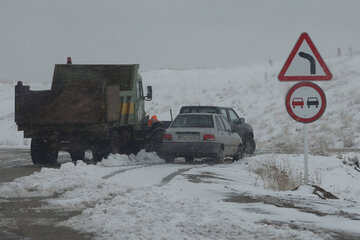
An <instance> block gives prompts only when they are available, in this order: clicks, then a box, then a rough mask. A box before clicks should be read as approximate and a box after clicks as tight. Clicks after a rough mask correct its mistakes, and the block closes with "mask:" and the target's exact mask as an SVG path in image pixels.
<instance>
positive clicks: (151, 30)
mask: <svg viewBox="0 0 360 240" xmlns="http://www.w3.org/2000/svg"><path fill="white" fill-rule="evenodd" d="M359 9H360V1H355V0H352V1H350V0H348V1H341V2H340V1H335V0H318V1H312V0H311V1H310V0H306V1H288V0H272V1H236V0H226V1H210V0H197V1H190V0H184V1H166V0H156V1H155V0H154V1H150V0H149V1H146V0H135V1H116V0H104V1H94V0H73V1H70V0H64V1H46V0H34V1H26V0H12V1H10V0H0V30H1V40H0V54H1V57H0V79H4V80H12V81H17V80H22V81H26V82H28V81H51V78H52V71H53V66H54V64H58V63H65V61H66V57H68V56H71V57H72V58H73V63H84V64H86V63H87V64H94V63H101V64H106V63H109V64H125V63H139V64H140V66H141V70H142V71H146V70H152V69H161V68H173V69H193V68H213V67H237V66H243V65H251V64H256V63H267V62H268V61H269V59H271V60H272V61H280V62H285V60H286V58H287V57H288V55H289V53H290V51H291V49H292V48H293V46H294V44H295V42H296V40H297V39H298V37H299V36H300V34H301V33H302V32H308V33H309V35H310V37H311V38H312V40H313V42H314V43H315V45H316V47H317V49H318V50H319V52H320V54H321V55H322V56H323V58H328V57H334V56H336V55H337V49H338V48H340V49H341V50H342V54H343V55H346V54H348V53H349V48H351V49H352V52H355V51H359V50H360V31H359V30H360V29H359V26H358V23H359V22H360V21H359V20H360V17H359V16H358V11H359Z"/></svg>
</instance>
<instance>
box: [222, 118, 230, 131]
mask: <svg viewBox="0 0 360 240" xmlns="http://www.w3.org/2000/svg"><path fill="white" fill-rule="evenodd" d="M221 120H222V122H223V123H224V126H225V131H229V132H231V126H230V124H229V123H228V121H227V120H226V119H225V118H224V117H221Z"/></svg>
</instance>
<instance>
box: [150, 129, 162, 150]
mask: <svg viewBox="0 0 360 240" xmlns="http://www.w3.org/2000/svg"><path fill="white" fill-rule="evenodd" d="M164 132H165V129H164V128H158V129H156V130H155V131H154V133H153V134H152V135H151V138H150V143H149V144H148V146H147V148H146V150H147V152H156V153H159V151H160V148H161V144H162V137H163V135H164Z"/></svg>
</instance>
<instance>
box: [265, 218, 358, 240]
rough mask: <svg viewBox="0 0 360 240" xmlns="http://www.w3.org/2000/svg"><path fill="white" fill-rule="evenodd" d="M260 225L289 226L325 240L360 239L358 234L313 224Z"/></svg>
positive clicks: (284, 223)
mask: <svg viewBox="0 0 360 240" xmlns="http://www.w3.org/2000/svg"><path fill="white" fill-rule="evenodd" d="M259 223H262V224H266V225H273V226H276V227H281V226H288V227H289V228H291V229H294V230H299V229H302V230H307V231H311V232H313V233H314V234H316V235H318V236H319V237H321V238H323V239H334V240H354V239H359V237H360V236H359V234H357V233H352V232H347V231H335V230H333V229H326V228H320V227H319V226H314V225H313V224H312V223H311V222H296V221H290V222H285V221H284V222H283V221H268V220H263V221H260V222H259Z"/></svg>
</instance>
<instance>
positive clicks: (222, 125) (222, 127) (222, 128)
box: [215, 116, 225, 131]
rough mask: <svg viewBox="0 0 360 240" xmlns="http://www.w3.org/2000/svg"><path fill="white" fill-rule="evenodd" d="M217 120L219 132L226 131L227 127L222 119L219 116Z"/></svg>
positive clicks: (216, 117)
mask: <svg viewBox="0 0 360 240" xmlns="http://www.w3.org/2000/svg"><path fill="white" fill-rule="evenodd" d="M215 119H216V125H217V126H218V129H219V131H225V126H224V124H223V122H222V121H221V119H220V118H219V117H218V116H215Z"/></svg>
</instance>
